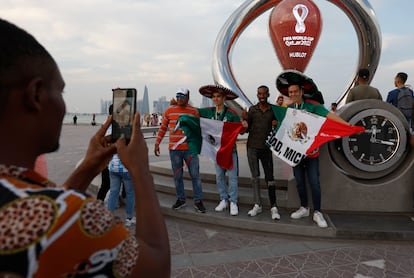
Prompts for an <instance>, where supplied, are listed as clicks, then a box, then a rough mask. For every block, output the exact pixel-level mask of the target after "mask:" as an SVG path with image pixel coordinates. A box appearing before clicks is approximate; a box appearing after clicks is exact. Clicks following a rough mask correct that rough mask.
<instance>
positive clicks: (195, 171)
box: [170, 150, 203, 202]
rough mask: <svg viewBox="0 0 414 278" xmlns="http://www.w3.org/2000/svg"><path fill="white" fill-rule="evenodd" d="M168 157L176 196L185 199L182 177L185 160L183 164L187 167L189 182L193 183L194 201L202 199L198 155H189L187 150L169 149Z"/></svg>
mask: <svg viewBox="0 0 414 278" xmlns="http://www.w3.org/2000/svg"><path fill="white" fill-rule="evenodd" d="M170 159H171V167H172V170H173V175H174V184H175V192H176V194H177V198H178V199H180V200H184V201H185V191H184V179H183V174H184V161H185V164H186V165H187V167H188V172H189V173H190V177H191V182H192V184H193V194H194V202H197V201H201V200H203V190H202V188H201V178H200V164H199V160H198V156H191V154H190V151H189V150H184V151H182V150H170Z"/></svg>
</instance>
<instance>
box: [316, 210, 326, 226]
mask: <svg viewBox="0 0 414 278" xmlns="http://www.w3.org/2000/svg"><path fill="white" fill-rule="evenodd" d="M313 221H315V222H316V224H318V226H319V227H320V228H326V227H328V224H327V223H326V221H325V219H324V218H323V214H322V213H321V212H319V211H315V212H314V213H313Z"/></svg>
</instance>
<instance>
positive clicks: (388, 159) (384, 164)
mask: <svg viewBox="0 0 414 278" xmlns="http://www.w3.org/2000/svg"><path fill="white" fill-rule="evenodd" d="M349 123H350V124H352V125H358V126H363V127H364V128H365V132H363V133H360V134H355V135H352V136H349V137H345V138H343V139H342V146H343V150H344V154H345V156H346V158H347V159H348V160H349V162H350V163H351V164H352V165H354V166H355V167H357V168H358V169H361V170H364V171H368V172H378V171H383V170H385V169H388V168H389V167H391V166H393V165H394V164H395V163H397V162H398V161H399V159H400V157H401V155H402V154H403V153H404V151H405V142H406V140H403V138H404V136H406V135H405V131H404V127H403V126H401V124H400V123H399V120H398V119H397V118H396V117H395V115H394V114H392V113H391V112H389V111H386V110H380V109H368V110H364V111H361V112H359V113H357V114H356V115H354V116H353V117H352V118H351V119H350V120H349ZM402 143H404V144H402Z"/></svg>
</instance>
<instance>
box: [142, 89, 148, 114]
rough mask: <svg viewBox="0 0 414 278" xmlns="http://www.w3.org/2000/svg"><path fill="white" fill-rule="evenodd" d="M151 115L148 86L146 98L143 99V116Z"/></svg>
mask: <svg viewBox="0 0 414 278" xmlns="http://www.w3.org/2000/svg"><path fill="white" fill-rule="evenodd" d="M148 113H149V98H148V88H147V85H145V87H144V97H143V99H142V110H141V114H142V115H144V114H148Z"/></svg>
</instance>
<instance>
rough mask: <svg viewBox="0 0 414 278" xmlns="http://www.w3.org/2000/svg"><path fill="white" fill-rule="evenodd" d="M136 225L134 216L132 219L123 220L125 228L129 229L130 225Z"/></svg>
mask: <svg viewBox="0 0 414 278" xmlns="http://www.w3.org/2000/svg"><path fill="white" fill-rule="evenodd" d="M136 223H137V219H136V218H135V216H134V217H132V218H127V219H126V220H125V226H126V227H131V226H132V225H135V224H136Z"/></svg>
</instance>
